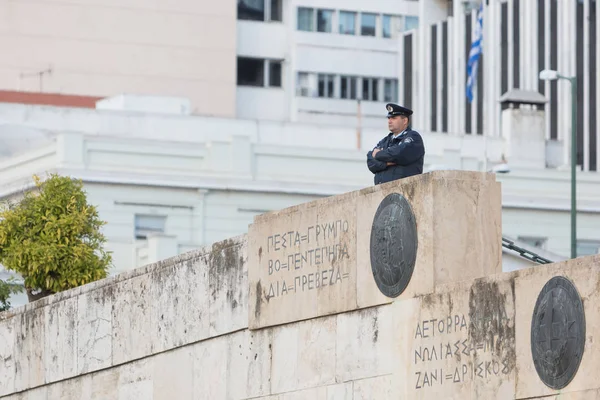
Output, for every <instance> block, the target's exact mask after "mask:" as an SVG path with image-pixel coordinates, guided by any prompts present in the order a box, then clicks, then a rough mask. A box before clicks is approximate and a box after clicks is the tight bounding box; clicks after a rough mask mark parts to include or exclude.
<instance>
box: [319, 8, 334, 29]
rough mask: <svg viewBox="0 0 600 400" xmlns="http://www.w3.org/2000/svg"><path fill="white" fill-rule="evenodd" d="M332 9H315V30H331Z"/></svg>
mask: <svg viewBox="0 0 600 400" xmlns="http://www.w3.org/2000/svg"><path fill="white" fill-rule="evenodd" d="M332 18H333V11H331V10H318V11H317V31H319V32H331V31H332V29H331V28H332Z"/></svg>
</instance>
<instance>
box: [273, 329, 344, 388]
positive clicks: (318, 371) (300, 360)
mask: <svg viewBox="0 0 600 400" xmlns="http://www.w3.org/2000/svg"><path fill="white" fill-rule="evenodd" d="M271 374H272V376H271V393H283V392H291V391H296V390H300V389H305V388H310V387H316V386H323V385H327V384H331V383H335V382H336V318H335V317H327V318H323V319H318V320H311V321H304V322H300V323H297V324H292V325H286V326H282V327H277V328H275V329H274V330H273V361H272V369H271Z"/></svg>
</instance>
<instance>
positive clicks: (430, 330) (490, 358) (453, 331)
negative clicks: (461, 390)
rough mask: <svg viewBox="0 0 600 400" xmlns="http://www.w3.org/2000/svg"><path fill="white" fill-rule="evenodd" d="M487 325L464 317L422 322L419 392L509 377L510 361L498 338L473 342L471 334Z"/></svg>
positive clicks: (417, 335)
mask: <svg viewBox="0 0 600 400" xmlns="http://www.w3.org/2000/svg"><path fill="white" fill-rule="evenodd" d="M485 318H488V319H489V317H487V316H486V317H485ZM488 322H489V321H488ZM492 322H493V321H492ZM483 326H486V324H484V323H482V321H469V317H468V316H467V315H463V314H455V315H449V316H443V317H441V318H431V319H423V320H420V321H418V322H417V325H416V327H415V330H414V339H415V346H414V348H413V365H414V367H415V372H414V374H415V375H414V377H415V378H414V379H415V381H414V382H415V383H414V385H415V386H414V387H415V389H419V390H420V389H427V388H430V387H433V386H437V385H453V384H461V383H464V382H467V381H473V380H478V379H488V378H492V377H503V376H506V375H507V374H509V373H510V371H511V369H510V366H509V362H508V360H502V359H500V356H499V355H498V354H497V349H496V348H495V347H494V345H495V344H496V343H498V338H495V337H494V336H493V335H486V336H485V340H484V341H483V342H474V341H473V340H472V339H470V338H472V337H474V335H469V331H470V330H472V329H479V328H480V327H483ZM475 336H476V335H475ZM475 360H477V361H475ZM436 363H439V364H437V365H436Z"/></svg>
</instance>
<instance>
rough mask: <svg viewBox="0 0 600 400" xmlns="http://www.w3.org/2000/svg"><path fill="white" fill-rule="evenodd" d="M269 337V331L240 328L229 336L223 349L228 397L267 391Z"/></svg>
mask: <svg viewBox="0 0 600 400" xmlns="http://www.w3.org/2000/svg"><path fill="white" fill-rule="evenodd" d="M272 336H273V333H272V332H271V331H270V330H261V331H249V330H244V331H243V332H238V333H235V334H233V335H230V336H229V343H228V352H227V365H228V366H229V367H228V370H227V382H231V383H232V385H230V386H228V389H227V398H228V399H246V398H251V397H259V396H265V395H268V394H269V393H271V368H272V365H273V364H272V349H273V345H272Z"/></svg>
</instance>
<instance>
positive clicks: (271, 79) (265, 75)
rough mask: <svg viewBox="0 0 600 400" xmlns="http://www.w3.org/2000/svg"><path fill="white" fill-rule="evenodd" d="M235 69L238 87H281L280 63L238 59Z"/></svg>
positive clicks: (257, 59) (246, 58) (255, 59)
mask: <svg viewBox="0 0 600 400" xmlns="http://www.w3.org/2000/svg"><path fill="white" fill-rule="evenodd" d="M237 69H238V71H237V84H238V86H257V87H264V86H270V87H281V70H282V67H281V61H278V60H264V59H262V58H248V57H238V62H237ZM266 83H268V84H267V85H266Z"/></svg>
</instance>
